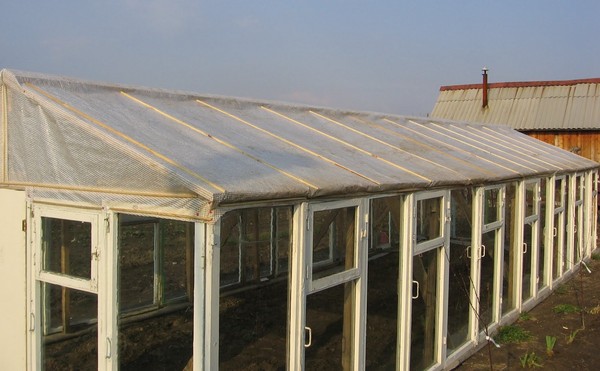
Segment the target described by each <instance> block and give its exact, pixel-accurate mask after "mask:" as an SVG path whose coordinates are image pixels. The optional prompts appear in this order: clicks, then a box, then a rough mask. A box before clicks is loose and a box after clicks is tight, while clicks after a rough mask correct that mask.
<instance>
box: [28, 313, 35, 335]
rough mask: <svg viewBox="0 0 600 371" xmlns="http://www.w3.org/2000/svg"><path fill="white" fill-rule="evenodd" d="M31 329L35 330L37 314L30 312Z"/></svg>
mask: <svg viewBox="0 0 600 371" xmlns="http://www.w3.org/2000/svg"><path fill="white" fill-rule="evenodd" d="M29 331H35V314H33V313H29Z"/></svg>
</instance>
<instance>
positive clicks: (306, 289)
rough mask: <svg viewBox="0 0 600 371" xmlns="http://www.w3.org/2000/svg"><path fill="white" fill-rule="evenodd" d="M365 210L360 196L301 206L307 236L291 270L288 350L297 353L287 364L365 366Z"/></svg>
mask: <svg viewBox="0 0 600 371" xmlns="http://www.w3.org/2000/svg"><path fill="white" fill-rule="evenodd" d="M367 214H368V209H367V202H366V201H361V200H350V201H336V202H327V203H318V204H311V205H308V206H306V205H305V209H304V215H305V218H303V221H304V223H305V227H304V228H303V230H304V231H306V234H305V237H306V238H305V239H304V243H303V244H302V246H303V249H300V250H303V251H297V252H296V253H295V256H296V257H297V259H296V260H297V261H298V260H300V261H303V263H302V264H294V268H293V270H295V272H293V273H292V281H293V284H292V286H293V288H292V301H291V303H292V304H291V305H292V312H294V310H295V309H296V314H294V313H292V316H291V321H292V324H291V328H292V330H291V334H292V335H291V346H290V349H291V352H292V353H299V354H291V357H290V359H291V364H290V368H291V369H299V368H303V369H307V370H315V369H322V370H357V369H361V368H364V367H363V366H362V364H364V353H365V351H364V341H362V342H361V341H360V339H361V338H364V336H365V335H364V334H365V305H366V303H365V295H366V294H365V290H366V282H365V281H366V277H365V269H366V256H367V227H366V218H367ZM296 254H297V255H296ZM294 277H295V278H294ZM296 282H297V284H294V283H296ZM296 293H297V294H296ZM294 297H299V298H301V300H299V301H297V302H296V301H295V300H294ZM294 329H295V330H294ZM295 333H296V334H298V335H299V336H298V337H296V336H295V335H294V334H295ZM294 338H300V339H302V343H301V344H297V346H294V344H295V343H294V341H292V339H294Z"/></svg>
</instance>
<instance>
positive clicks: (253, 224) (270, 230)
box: [221, 206, 293, 287]
mask: <svg viewBox="0 0 600 371" xmlns="http://www.w3.org/2000/svg"><path fill="white" fill-rule="evenodd" d="M292 215H293V208H292V207H288V206H286V207H276V208H270V207H265V208H253V209H244V210H234V211H230V212H228V213H226V214H225V215H224V216H223V217H222V218H221V287H226V286H231V285H236V284H243V283H247V282H257V281H267V280H270V279H273V278H276V277H279V276H281V275H286V274H287V271H288V269H287V266H288V259H289V249H290V246H291V235H292V232H291V231H292ZM241 267H243V269H242V268H241Z"/></svg>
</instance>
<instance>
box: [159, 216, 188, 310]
mask: <svg viewBox="0 0 600 371" xmlns="http://www.w3.org/2000/svg"><path fill="white" fill-rule="evenodd" d="M160 226H161V236H162V246H163V259H162V261H163V274H164V284H163V287H164V300H165V301H171V300H174V299H181V298H183V299H186V298H191V297H192V292H191V288H192V276H193V272H194V223H189V222H182V221H177V220H163V221H162V222H161V224H160ZM188 290H190V292H188Z"/></svg>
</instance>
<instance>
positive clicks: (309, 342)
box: [304, 326, 312, 348]
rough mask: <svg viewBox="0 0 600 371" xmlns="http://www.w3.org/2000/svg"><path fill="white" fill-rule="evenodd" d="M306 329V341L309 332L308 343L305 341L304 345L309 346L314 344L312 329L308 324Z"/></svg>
mask: <svg viewBox="0 0 600 371" xmlns="http://www.w3.org/2000/svg"><path fill="white" fill-rule="evenodd" d="M304 331H305V337H304V340H305V341H306V334H308V343H306V342H305V343H304V347H305V348H309V347H310V346H311V345H312V329H311V328H310V327H308V326H305V327H304Z"/></svg>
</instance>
